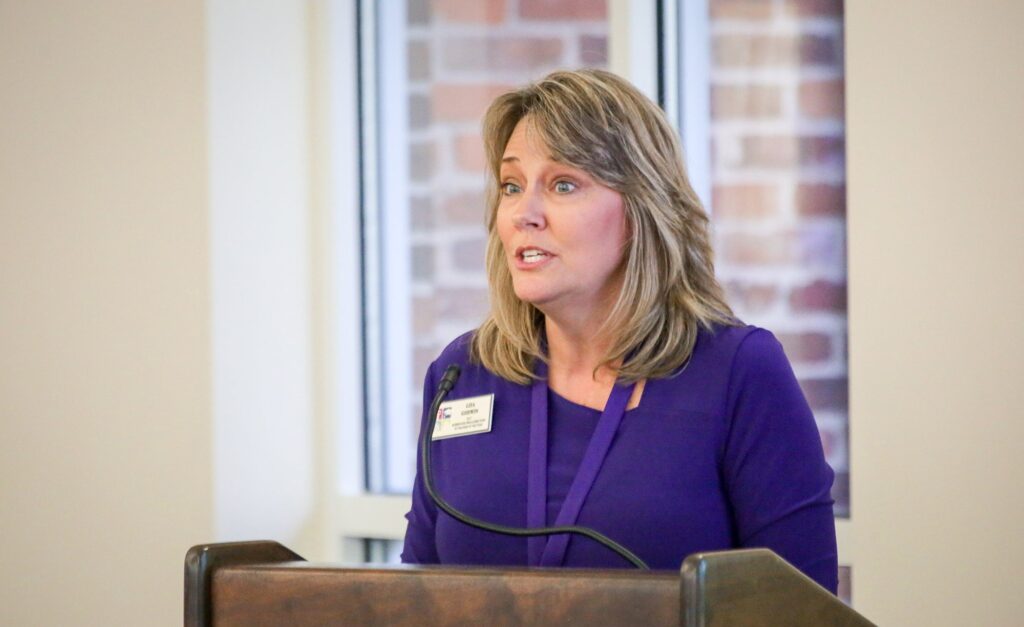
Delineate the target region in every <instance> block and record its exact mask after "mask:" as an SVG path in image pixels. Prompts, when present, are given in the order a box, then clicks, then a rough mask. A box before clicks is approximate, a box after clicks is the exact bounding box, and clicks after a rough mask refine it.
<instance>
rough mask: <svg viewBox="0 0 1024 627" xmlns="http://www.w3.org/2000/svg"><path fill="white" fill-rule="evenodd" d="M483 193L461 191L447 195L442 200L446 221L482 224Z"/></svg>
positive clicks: (484, 209)
mask: <svg viewBox="0 0 1024 627" xmlns="http://www.w3.org/2000/svg"><path fill="white" fill-rule="evenodd" d="M485 202H486V201H485V200H484V195H483V194H482V193H480V192H462V193H459V194H456V195H454V196H449V197H448V198H447V199H445V201H444V209H443V211H444V217H445V222H446V223H454V224H483V222H484V212H485V211H486V207H485V206H484V203H485Z"/></svg>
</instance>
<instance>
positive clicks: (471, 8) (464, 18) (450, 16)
mask: <svg viewBox="0 0 1024 627" xmlns="http://www.w3.org/2000/svg"><path fill="white" fill-rule="evenodd" d="M505 4H506V3H505V0H434V2H433V7H434V13H435V14H436V15H437V16H438V17H440V18H442V19H444V20H446V21H448V22H469V23H478V24H500V23H501V22H504V21H505Z"/></svg>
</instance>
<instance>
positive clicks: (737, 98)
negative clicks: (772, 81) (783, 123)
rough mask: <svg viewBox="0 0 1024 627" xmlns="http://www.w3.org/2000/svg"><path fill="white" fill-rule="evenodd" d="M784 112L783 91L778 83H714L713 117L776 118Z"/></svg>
mask: <svg viewBox="0 0 1024 627" xmlns="http://www.w3.org/2000/svg"><path fill="white" fill-rule="evenodd" d="M781 113H782V91H781V89H780V88H779V87H778V86H776V85H713V86H712V87H711V118H712V119H714V120H727V119H735V118H744V119H747V118H776V117H778V116H779V115H780V114H781Z"/></svg>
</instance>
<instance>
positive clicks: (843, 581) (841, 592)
mask: <svg viewBox="0 0 1024 627" xmlns="http://www.w3.org/2000/svg"><path fill="white" fill-rule="evenodd" d="M838 507H839V499H836V508H837V511H836V516H840V517H841V516H843V514H841V513H840V512H839V511H838ZM848 510H849V505H847V514H846V515H847V516H848V515H849V511H848ZM852 579H853V577H852V576H851V574H850V567H849V566H840V567H839V588H838V589H837V590H836V596H837V597H839V600H840V601H842V602H843V603H845V604H847V605H851V606H852V605H853V586H852V584H851V581H852Z"/></svg>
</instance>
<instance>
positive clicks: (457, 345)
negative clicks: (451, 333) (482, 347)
mask: <svg viewBox="0 0 1024 627" xmlns="http://www.w3.org/2000/svg"><path fill="white" fill-rule="evenodd" d="M474 333H476V331H475V330H473V331H466V332H465V333H463V334H462V335H460V336H458V337H457V338H455V339H454V340H452V341H451V342H449V343H448V345H447V346H445V347H444V350H442V351H441V353H440V354H439V355H438V356H437V359H436V360H434V362H435V363H437V364H440V365H441V368H442V370H443V369H444V368H446V367H448V365H450V364H458V365H459V366H465V365H466V364H468V363H469V361H470V348H471V346H472V344H473V335H474Z"/></svg>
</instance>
